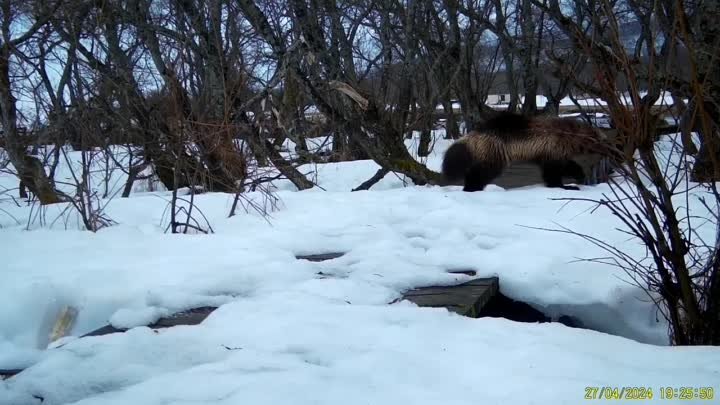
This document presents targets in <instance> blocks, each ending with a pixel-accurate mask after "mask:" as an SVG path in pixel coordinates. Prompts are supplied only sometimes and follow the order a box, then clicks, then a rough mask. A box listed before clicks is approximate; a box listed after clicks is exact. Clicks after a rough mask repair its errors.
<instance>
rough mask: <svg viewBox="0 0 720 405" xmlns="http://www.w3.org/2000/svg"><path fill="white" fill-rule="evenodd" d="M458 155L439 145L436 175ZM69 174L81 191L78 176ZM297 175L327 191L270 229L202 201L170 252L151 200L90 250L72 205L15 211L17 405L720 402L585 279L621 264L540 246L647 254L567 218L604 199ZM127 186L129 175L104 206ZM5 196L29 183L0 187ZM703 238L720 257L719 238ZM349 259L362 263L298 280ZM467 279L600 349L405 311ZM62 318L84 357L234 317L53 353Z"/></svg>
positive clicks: (1, 213) (527, 328)
mask: <svg viewBox="0 0 720 405" xmlns="http://www.w3.org/2000/svg"><path fill="white" fill-rule="evenodd" d="M318 142H320V141H318ZM414 142H417V140H409V141H408V145H409V146H410V147H412V145H413V144H414ZM447 145H448V142H447V141H444V140H438V141H437V143H436V144H435V148H434V150H433V154H432V155H431V156H430V157H429V159H428V161H427V164H428V166H429V167H430V168H432V169H436V170H437V169H438V168H439V165H440V158H441V156H442V152H443V151H444V149H445V148H446V147H447ZM290 146H292V145H290ZM659 149H660V150H662V151H665V152H667V151H668V150H669V147H668V144H667V143H665V144H662V143H661V144H660V145H659ZM71 156H75V158H77V154H74V155H73V154H71ZM58 170H59V178H63V177H69V172H68V169H67V167H66V165H62V164H61V165H60V167H59V169H58ZM301 170H302V171H304V172H313V174H312V175H310V176H309V177H311V178H313V179H316V180H317V182H318V184H319V186H321V187H322V189H320V188H315V189H311V190H306V191H302V192H297V191H296V190H295V189H294V187H293V186H292V185H291V184H290V183H289V182H287V181H278V182H275V185H276V186H277V188H278V191H277V193H276V196H277V197H278V199H279V200H278V202H277V206H276V207H275V208H274V209H273V210H272V212H271V216H270V218H267V219H265V218H263V217H262V216H261V215H260V214H259V213H257V212H255V211H252V210H250V211H249V212H247V213H246V212H244V211H242V210H241V211H240V212H239V214H238V215H236V216H233V217H230V218H228V213H229V211H230V207H231V205H232V200H233V199H232V196H229V195H225V194H203V195H198V196H196V197H195V202H196V204H197V207H198V208H199V209H200V210H201V211H202V213H203V214H204V215H205V217H206V218H207V222H208V223H209V224H210V225H211V226H212V227H213V230H214V231H215V233H214V234H210V235H203V234H193V235H171V234H167V233H165V232H164V231H165V228H166V226H167V221H168V212H167V210H168V201H169V198H170V194H169V193H168V192H166V191H152V192H150V191H144V190H147V189H148V188H149V187H148V186H147V184H138V186H137V187H136V188H135V190H136V192H134V193H133V194H132V195H131V197H130V198H127V199H121V198H115V199H112V200H110V201H109V203H108V204H107V209H106V214H107V216H108V217H109V218H111V219H112V220H114V221H115V222H116V223H117V224H116V225H114V226H111V227H109V228H106V229H103V230H101V231H99V232H97V233H95V234H93V233H90V232H87V231H82V230H80V228H81V227H80V226H79V225H80V224H79V223H78V219H77V216H76V215H74V214H73V213H72V212H71V211H63V207H62V206H59V205H58V206H51V207H48V208H46V209H45V210H43V211H40V212H38V211H37V207H28V206H26V205H23V203H22V202H19V205H18V204H16V203H15V202H13V201H12V200H11V199H9V198H7V196H6V195H5V196H3V200H2V201H1V202H0V209H1V210H0V225H1V226H2V228H1V229H0V257H1V258H2V268H1V269H0V280H1V281H2V282H1V283H0V369H8V368H24V367H29V366H31V367H30V368H28V369H27V370H25V371H24V372H22V373H21V374H19V375H17V376H15V377H14V378H12V379H9V380H7V381H2V382H0V404H2V405H6V404H7V405H10V404H12V405H27V404H39V403H40V402H41V400H40V398H42V399H43V402H42V403H43V404H66V403H77V404H115V403H117V404H128V403H137V404H175V403H192V404H210V403H212V404H219V403H227V404H239V403H243V404H245V403H248V404H279V403H293V404H338V403H346V404H397V403H412V404H424V403H428V404H430V403H433V404H434V403H439V402H442V403H445V404H478V403H483V404H486V403H487V404H501V403H502V404H505V403H520V404H550V403H552V404H577V403H580V402H582V401H586V399H584V398H585V393H586V390H585V388H586V387H593V386H596V387H604V386H609V387H623V386H635V387H638V386H641V387H649V388H651V389H652V390H653V393H654V394H655V399H654V401H659V402H667V400H661V399H659V398H660V397H659V395H660V392H659V390H660V387H663V386H671V387H684V386H690V387H704V386H710V387H714V389H715V393H716V395H720V348H716V347H694V348H688V347H669V346H667V325H666V323H665V321H664V320H662V319H661V318H660V314H658V313H657V312H656V311H655V309H654V308H653V306H652V304H651V303H650V302H649V298H648V297H647V296H646V295H645V293H644V292H643V291H642V290H641V289H639V288H638V287H637V286H635V285H633V284H632V283H631V282H630V281H629V279H628V276H627V275H626V274H625V273H623V272H622V271H621V270H619V269H616V268H612V267H609V266H606V265H602V264H599V263H591V262H587V261H578V260H576V259H578V258H593V257H599V256H606V253H604V252H602V251H600V250H599V249H598V248H597V247H595V246H593V245H591V244H589V243H588V242H586V241H584V240H582V239H580V238H579V237H574V236H571V235H565V234H559V233H550V232H547V231H542V230H536V229H531V228H529V227H549V228H558V226H567V227H570V228H572V229H573V230H575V231H577V232H580V233H587V234H591V235H593V236H595V237H598V238H601V239H603V240H606V241H610V242H611V243H614V244H616V245H618V246H620V245H621V246H622V247H623V249H624V250H625V251H626V252H628V253H631V254H633V255H636V256H639V255H642V254H643V252H644V251H643V247H642V246H640V245H638V244H636V242H635V241H633V240H629V239H628V237H627V235H624V234H622V233H620V232H619V231H617V230H616V229H615V228H616V227H618V226H619V222H618V220H616V219H614V218H613V217H612V216H610V215H609V214H608V213H607V212H604V211H602V210H600V211H596V212H594V213H593V212H591V211H590V208H591V205H590V204H589V203H581V202H574V203H571V204H567V203H566V202H564V201H554V200H551V198H553V197H581V196H582V197H587V198H598V197H600V196H601V195H602V194H603V193H607V192H608V191H609V187H608V186H607V185H599V186H593V187H589V186H584V187H582V190H581V191H580V192H573V191H565V190H553V189H547V188H544V187H542V186H533V187H526V188H522V189H514V190H503V189H501V188H499V187H495V186H490V187H488V189H487V190H486V191H485V192H479V193H463V192H462V191H461V190H460V187H444V188H441V187H417V186H412V185H407V184H406V183H405V182H404V181H403V179H402V178H399V177H398V176H396V175H388V176H387V177H386V178H385V179H383V180H382V181H381V182H380V183H378V184H377V185H375V186H374V187H373V188H372V189H371V190H370V191H363V192H354V193H353V192H350V191H349V190H350V189H352V188H354V187H356V186H357V185H358V184H359V183H361V182H362V181H364V180H366V179H367V178H369V177H370V176H372V175H373V174H374V173H375V171H376V170H377V166H376V165H375V164H373V163H372V162H365V161H357V162H345V163H336V164H324V165H307V166H304V167H302V168H301ZM122 183H123V177H122V176H121V175H120V174H119V173H118V174H116V175H114V177H113V180H112V181H111V182H110V183H109V188H110V190H109V192H108V195H113V194H114V192H113V190H117V189H121V188H122ZM0 187H4V188H8V189H11V188H14V187H17V184H16V180H15V179H14V178H13V177H11V176H9V175H0ZM97 187H98V188H99V189H102V188H103V187H104V185H102V184H101V183H100V182H98V183H97ZM13 193H15V194H16V192H13ZM250 198H254V199H255V200H256V201H258V202H259V203H260V204H263V202H262V197H261V196H260V195H259V194H258V193H256V194H251V195H250ZM690 205H691V207H692V209H693V210H695V212H696V213H698V212H699V211H700V210H702V208H701V207H700V204H699V203H698V202H697V201H694V200H691V201H690ZM697 231H698V233H699V235H701V236H705V237H706V238H709V237H710V236H711V235H713V232H714V229H711V228H709V227H706V228H699V229H698V230H697ZM338 251H339V252H347V253H346V254H345V255H344V256H342V257H340V258H338V259H335V260H332V261H328V262H322V263H312V262H306V261H299V260H296V259H295V255H296V254H310V253H324V252H338ZM456 268H472V269H475V270H476V271H477V273H478V274H477V276H479V277H486V276H498V277H499V279H500V289H501V292H502V293H503V294H505V295H507V296H509V297H511V298H513V299H517V300H521V301H524V302H526V303H529V304H531V305H533V306H534V307H536V308H537V309H539V310H541V311H543V312H545V313H546V314H548V315H551V316H558V315H560V314H565V315H571V316H574V317H577V318H578V319H580V320H581V321H582V322H583V323H584V324H585V326H586V327H588V328H590V329H593V330H587V329H576V328H569V327H565V326H563V325H561V324H559V323H544V324H530V323H516V322H512V321H509V320H505V319H493V318H482V319H470V318H465V317H461V316H458V315H455V314H452V313H449V312H448V311H446V310H444V309H429V308H418V307H416V306H414V305H412V304H410V303H408V302H401V303H397V304H393V305H388V302H390V301H393V300H394V299H396V298H398V297H399V296H401V294H402V293H403V292H404V291H405V290H407V289H410V288H413V287H419V286H425V285H432V284H455V283H458V282H462V281H465V280H468V279H470V277H468V276H463V275H456V274H449V273H447V272H446V270H447V269H456ZM319 272H322V273H323V275H322V276H321V275H319V274H318V273H319ZM63 305H73V306H75V307H77V308H78V309H79V316H78V319H77V322H76V324H75V326H74V328H73V329H72V331H71V332H72V333H71V334H72V335H73V336H79V335H82V334H84V333H87V332H89V331H91V330H93V329H96V328H98V327H101V326H103V325H105V324H107V323H108V322H111V323H112V324H114V325H116V326H122V327H132V326H137V325H146V324H148V323H150V322H152V321H153V320H155V319H157V318H158V317H161V316H163V315H166V314H169V313H172V312H176V311H180V310H184V309H188V308H193V307H199V306H203V305H214V306H221V307H220V308H219V309H218V310H216V311H215V312H213V313H212V314H211V315H210V316H209V318H208V319H207V320H206V321H205V322H203V323H202V324H200V325H197V326H187V327H175V328H171V329H166V330H160V331H157V332H154V331H152V330H150V329H148V328H146V327H142V326H141V327H137V328H134V329H131V330H130V331H128V332H126V333H119V334H113V335H107V336H100V337H89V338H83V339H73V338H72V337H70V338H66V339H64V340H63V342H64V343H66V344H65V345H63V346H61V347H58V348H51V349H48V350H41V349H44V347H43V346H42V345H43V344H44V342H45V340H46V336H47V333H48V330H47V327H48V326H47V325H48V322H49V319H51V318H52V317H53V316H54V314H56V312H57V311H58V309H59V308H60V307H61V306H63ZM650 402H652V401H650ZM648 403H649V402H648ZM683 403H710V402H709V401H695V402H693V401H683Z"/></svg>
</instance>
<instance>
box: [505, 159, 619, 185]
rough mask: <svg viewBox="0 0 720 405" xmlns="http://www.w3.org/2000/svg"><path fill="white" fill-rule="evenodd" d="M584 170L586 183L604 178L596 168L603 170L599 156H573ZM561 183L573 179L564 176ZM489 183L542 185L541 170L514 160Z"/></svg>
mask: <svg viewBox="0 0 720 405" xmlns="http://www.w3.org/2000/svg"><path fill="white" fill-rule="evenodd" d="M573 160H574V161H576V162H577V163H578V164H579V165H580V167H582V168H583V171H584V172H585V177H586V179H587V181H586V184H597V183H600V182H603V181H606V180H605V176H606V173H599V172H598V170H600V171H602V172H604V171H606V170H605V168H604V167H603V166H602V165H600V163H601V162H600V158H599V156H593V155H581V156H576V157H574V158H573ZM563 183H565V184H571V183H575V179H571V178H565V179H563ZM491 184H495V185H496V186H500V187H502V188H505V189H510V188H518V187H527V186H532V185H543V184H544V181H543V178H542V172H541V171H540V168H539V167H538V166H537V165H534V164H532V163H525V162H516V163H513V164H511V165H510V166H508V168H507V169H505V170H504V171H503V173H502V174H501V175H500V176H499V177H497V178H496V179H495V180H493V181H492V183H491Z"/></svg>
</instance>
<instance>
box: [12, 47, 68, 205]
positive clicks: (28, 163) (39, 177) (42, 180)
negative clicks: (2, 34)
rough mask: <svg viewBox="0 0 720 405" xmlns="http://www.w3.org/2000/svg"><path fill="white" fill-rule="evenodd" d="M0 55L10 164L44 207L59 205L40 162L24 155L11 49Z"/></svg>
mask: <svg viewBox="0 0 720 405" xmlns="http://www.w3.org/2000/svg"><path fill="white" fill-rule="evenodd" d="M1 52H2V54H1V55H0V112H1V113H2V124H3V130H4V135H5V146H6V150H7V154H8V157H9V159H10V162H11V163H12V164H13V166H15V170H17V173H18V177H19V178H20V181H21V182H22V183H23V184H24V185H25V186H27V188H28V189H29V190H30V191H31V192H32V193H33V194H35V196H36V197H37V198H38V200H40V203H41V204H43V205H46V204H54V203H58V202H61V201H62V199H61V198H60V196H59V195H58V193H57V191H56V190H55V188H54V187H53V185H52V182H51V181H50V178H49V177H48V176H47V174H46V173H45V168H44V167H43V164H42V162H41V161H40V160H39V159H38V158H36V157H34V156H30V155H28V154H27V146H28V145H27V144H26V143H25V140H23V139H21V137H20V136H19V134H18V128H17V109H16V108H17V107H16V105H15V97H14V96H13V95H12V90H11V86H10V49H9V48H8V46H7V44H3V46H2V49H1Z"/></svg>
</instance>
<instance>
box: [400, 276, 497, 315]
mask: <svg viewBox="0 0 720 405" xmlns="http://www.w3.org/2000/svg"><path fill="white" fill-rule="evenodd" d="M498 288H499V280H498V278H497V277H489V278H478V279H475V280H470V281H468V282H466V283H462V284H459V285H455V286H444V287H422V288H416V289H414V290H410V291H408V292H406V293H405V294H403V297H402V300H408V301H410V302H413V303H415V304H416V305H417V306H420V307H432V308H447V309H448V310H449V311H452V312H455V313H457V314H459V315H463V316H468V317H471V318H477V317H478V316H479V314H480V311H481V310H482V308H483V306H485V304H487V303H488V301H490V299H491V298H492V297H493V296H494V295H495V294H497V292H498Z"/></svg>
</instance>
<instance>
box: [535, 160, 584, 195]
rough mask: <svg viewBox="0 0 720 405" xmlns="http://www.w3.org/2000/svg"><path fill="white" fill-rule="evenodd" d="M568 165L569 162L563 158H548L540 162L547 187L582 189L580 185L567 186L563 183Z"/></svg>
mask: <svg viewBox="0 0 720 405" xmlns="http://www.w3.org/2000/svg"><path fill="white" fill-rule="evenodd" d="M576 164H577V163H576ZM566 166H567V162H566V161H562V160H546V161H544V162H542V163H540V168H541V169H542V177H543V181H544V182H545V185H546V186H547V187H552V188H562V189H565V190H580V188H578V187H575V186H566V185H564V184H563V181H562V178H563V174H564V173H565V171H566Z"/></svg>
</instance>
